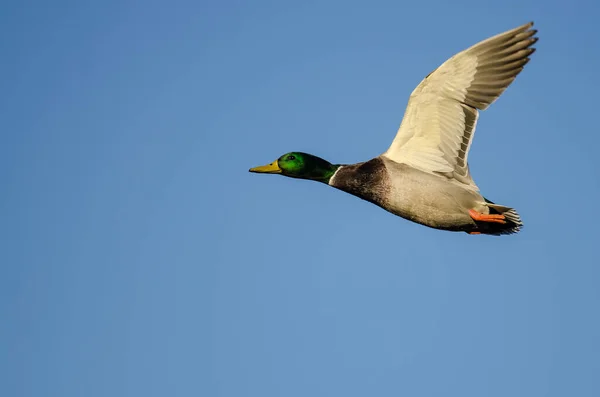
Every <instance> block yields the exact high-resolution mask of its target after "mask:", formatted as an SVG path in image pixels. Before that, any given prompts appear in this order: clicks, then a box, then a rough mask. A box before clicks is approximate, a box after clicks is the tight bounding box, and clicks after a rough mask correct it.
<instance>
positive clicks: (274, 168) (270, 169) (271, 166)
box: [250, 160, 281, 174]
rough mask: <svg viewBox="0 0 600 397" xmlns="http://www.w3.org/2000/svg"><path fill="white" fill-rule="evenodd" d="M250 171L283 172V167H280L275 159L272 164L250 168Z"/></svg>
mask: <svg viewBox="0 0 600 397" xmlns="http://www.w3.org/2000/svg"><path fill="white" fill-rule="evenodd" d="M250 172H258V173H260V174H281V168H279V164H278V163H277V160H275V161H273V162H272V163H271V164H267V165H261V166H260V167H254V168H250Z"/></svg>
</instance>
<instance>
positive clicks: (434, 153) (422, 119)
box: [383, 22, 537, 189]
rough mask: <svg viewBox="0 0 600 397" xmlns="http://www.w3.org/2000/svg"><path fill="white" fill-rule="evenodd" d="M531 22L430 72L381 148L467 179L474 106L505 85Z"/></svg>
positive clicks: (520, 62) (530, 35) (519, 61)
mask: <svg viewBox="0 0 600 397" xmlns="http://www.w3.org/2000/svg"><path fill="white" fill-rule="evenodd" d="M532 26H533V22H530V23H528V24H525V25H522V26H520V27H518V28H515V29H512V30H509V31H507V32H504V33H500V34H498V35H496V36H493V37H490V38H489V39H487V40H484V41H481V42H479V43H477V44H475V45H474V46H472V47H470V48H467V49H466V50H464V51H461V52H459V53H458V54H456V55H454V56H453V57H452V58H450V59H448V60H447V61H446V62H444V63H443V64H442V65H441V66H440V67H438V68H437V69H436V70H435V71H433V72H432V73H430V74H429V75H428V76H427V77H425V79H424V80H423V81H422V82H421V83H420V84H419V85H418V86H417V88H415V90H414V91H413V92H412V94H411V95H410V99H409V101H408V106H407V107H406V112H405V114H404V118H403V119H402V123H401V125H400V128H399V129H398V133H397V134H396V137H395V138H394V141H393V142H392V145H391V146H390V147H389V149H388V150H387V151H386V152H385V153H384V154H383V155H384V156H386V157H388V158H389V159H391V160H393V161H396V162H398V163H406V164H409V165H411V166H413V167H415V168H419V169H421V170H423V171H426V172H431V173H441V174H444V175H446V176H448V177H451V178H455V179H456V180H458V181H460V182H462V183H465V184H466V185H469V186H470V187H472V188H473V189H477V186H476V185H475V183H474V182H473V180H472V178H471V176H470V173H469V165H468V155H469V149H470V147H471V142H472V141H473V136H474V134H475V129H476V127H477V120H478V118H479V112H478V111H479V110H485V109H487V108H488V107H489V106H490V105H491V104H492V103H494V101H495V100H496V99H498V97H499V96H500V95H501V94H502V93H503V92H504V91H505V90H506V88H508V86H509V85H510V84H511V83H512V82H513V81H514V79H515V78H516V77H517V75H518V74H519V73H520V72H521V71H522V70H523V67H524V66H525V64H527V62H529V56H530V55H531V54H532V53H533V52H534V51H535V49H534V48H531V46H532V45H533V44H534V43H535V42H536V41H537V38H536V37H534V35H535V33H536V32H537V31H536V30H533V29H531V27H532Z"/></svg>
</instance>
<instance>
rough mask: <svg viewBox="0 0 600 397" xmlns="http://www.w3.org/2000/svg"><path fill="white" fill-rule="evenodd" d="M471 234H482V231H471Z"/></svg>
mask: <svg viewBox="0 0 600 397" xmlns="http://www.w3.org/2000/svg"><path fill="white" fill-rule="evenodd" d="M469 234H481V232H469Z"/></svg>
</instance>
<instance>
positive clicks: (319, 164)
mask: <svg viewBox="0 0 600 397" xmlns="http://www.w3.org/2000/svg"><path fill="white" fill-rule="evenodd" d="M339 167H340V166H339V165H335V164H331V163H330V162H328V161H327V160H323V159H322V158H320V157H317V156H313V155H312V154H308V153H302V152H290V153H286V154H284V155H283V156H281V157H279V158H278V159H277V160H275V161H273V162H272V163H271V164H267V165H263V166H260V167H254V168H250V172H257V173H261V174H281V175H284V176H289V177H291V178H300V179H310V180H313V181H318V182H323V183H328V182H329V179H330V178H331V177H332V176H333V174H334V173H335V171H336V170H337V169H338V168H339Z"/></svg>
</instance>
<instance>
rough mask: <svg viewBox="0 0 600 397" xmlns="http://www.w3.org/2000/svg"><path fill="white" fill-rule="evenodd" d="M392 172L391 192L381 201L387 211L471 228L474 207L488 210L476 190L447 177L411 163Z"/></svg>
mask: <svg viewBox="0 0 600 397" xmlns="http://www.w3.org/2000/svg"><path fill="white" fill-rule="evenodd" d="M406 168H407V169H405V170H404V172H402V173H397V172H394V173H392V174H388V175H394V176H393V177H392V176H390V180H389V182H390V184H389V189H388V191H387V194H386V195H385V196H383V197H382V200H381V202H380V203H377V204H378V205H379V206H381V207H382V208H384V209H386V210H387V211H389V212H391V213H393V214H396V215H398V216H401V217H402V218H405V219H408V220H411V221H413V222H416V223H420V224H422V225H426V226H429V227H432V228H436V229H443V230H456V231H468V230H471V229H473V228H474V227H476V224H475V222H474V221H473V219H472V218H471V216H470V215H469V210H470V209H475V210H476V211H479V212H482V213H486V214H487V213H488V211H489V210H488V208H487V206H486V205H485V200H484V199H483V197H482V196H481V194H479V193H478V192H476V191H472V190H469V189H465V188H462V187H461V186H460V185H457V184H456V183H453V182H451V181H450V180H447V179H445V178H443V177H439V176H436V175H431V174H428V173H425V172H422V171H419V170H415V169H412V168H409V167H406Z"/></svg>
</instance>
